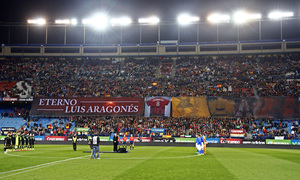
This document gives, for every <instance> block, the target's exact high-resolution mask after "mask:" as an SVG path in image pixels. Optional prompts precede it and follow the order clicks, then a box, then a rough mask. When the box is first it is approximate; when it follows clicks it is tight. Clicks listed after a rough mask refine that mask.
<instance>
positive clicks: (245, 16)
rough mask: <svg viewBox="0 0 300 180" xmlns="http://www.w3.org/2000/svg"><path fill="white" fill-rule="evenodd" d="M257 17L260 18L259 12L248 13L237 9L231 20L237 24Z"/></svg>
mask: <svg viewBox="0 0 300 180" xmlns="http://www.w3.org/2000/svg"><path fill="white" fill-rule="evenodd" d="M257 19H261V14H250V13H247V12H244V11H238V12H236V13H235V14H234V16H233V20H234V22H235V23H237V24H242V23H245V22H247V21H249V20H257Z"/></svg>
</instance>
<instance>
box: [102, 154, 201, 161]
mask: <svg viewBox="0 0 300 180" xmlns="http://www.w3.org/2000/svg"><path fill="white" fill-rule="evenodd" d="M195 156H198V155H191V156H179V157H140V158H139V157H136V158H105V157H104V158H102V157H101V159H121V160H124V159H135V160H145V159H182V158H190V157H195Z"/></svg>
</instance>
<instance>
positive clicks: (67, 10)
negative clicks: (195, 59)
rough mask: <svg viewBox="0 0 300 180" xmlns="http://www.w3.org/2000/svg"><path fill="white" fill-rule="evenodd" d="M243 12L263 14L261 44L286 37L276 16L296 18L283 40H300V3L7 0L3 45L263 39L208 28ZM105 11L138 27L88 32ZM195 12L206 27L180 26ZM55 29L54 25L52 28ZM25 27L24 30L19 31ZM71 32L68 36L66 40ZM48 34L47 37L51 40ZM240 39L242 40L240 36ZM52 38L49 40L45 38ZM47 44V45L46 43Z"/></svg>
mask: <svg viewBox="0 0 300 180" xmlns="http://www.w3.org/2000/svg"><path fill="white" fill-rule="evenodd" d="M238 10H244V11H247V12H250V13H260V14H262V17H263V18H262V21H261V40H278V39H280V38H281V30H280V29H281V28H280V26H281V25H280V21H278V20H277V21H273V20H270V19H268V18H267V16H268V14H269V13H270V12H272V11H275V10H277V11H292V12H294V17H293V18H291V19H288V20H284V21H283V22H282V38H283V39H299V38H300V31H299V29H300V0H10V1H8V0H2V1H1V5H0V43H2V44H122V43H156V42H157V41H159V38H158V37H160V40H177V39H178V37H179V36H180V38H179V39H178V42H224V41H253V40H254V41H256V40H259V31H260V30H259V23H258V21H256V22H247V23H245V24H243V25H241V26H238V25H236V24H234V23H231V22H229V23H221V24H219V25H218V26H217V25H216V24H211V23H207V20H206V19H207V17H208V16H209V15H210V14H211V13H215V12H218V13H224V14H229V15H231V16H232V15H233V13H234V12H236V11H238ZM99 12H103V13H106V14H107V15H108V17H112V18H117V17H121V16H128V17H130V18H131V19H132V20H133V22H134V23H133V24H132V25H130V26H128V27H124V28H120V27H109V28H107V29H106V30H105V31H95V29H94V28H93V27H87V28H86V29H85V36H84V28H83V26H82V25H81V20H82V19H86V18H90V17H91V16H93V15H95V14H97V13H99ZM182 13H189V14H191V15H195V16H199V17H200V23H199V24H200V25H199V27H198V31H197V26H196V25H189V26H186V27H179V26H178V25H177V23H176V18H177V16H178V15H179V14H182ZM149 16H157V17H159V18H160V20H161V23H160V28H159V29H160V33H159V34H158V26H144V27H141V26H138V25H136V24H137V19H138V18H141V17H149ZM35 18H45V19H46V20H47V22H48V23H47V24H49V26H48V28H47V33H46V27H44V26H37V27H29V28H28V27H27V19H35ZM66 18H68V19H70V18H77V19H78V23H79V24H78V26H68V27H66V29H65V28H64V27H59V26H55V25H53V22H54V21H55V19H66ZM51 24H52V25H51ZM19 25H21V26H19ZM65 32H66V37H65ZM46 34H47V36H46ZM238 34H239V35H238ZM45 37H47V38H45ZM46 39H47V42H46Z"/></svg>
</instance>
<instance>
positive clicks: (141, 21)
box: [138, 17, 160, 25]
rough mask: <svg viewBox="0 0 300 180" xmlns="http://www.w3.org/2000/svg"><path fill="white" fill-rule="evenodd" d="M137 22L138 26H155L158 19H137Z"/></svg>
mask: <svg viewBox="0 0 300 180" xmlns="http://www.w3.org/2000/svg"><path fill="white" fill-rule="evenodd" d="M138 21H139V23H140V24H150V25H155V24H158V23H159V22H160V20H159V18H158V17H149V18H139V20H138Z"/></svg>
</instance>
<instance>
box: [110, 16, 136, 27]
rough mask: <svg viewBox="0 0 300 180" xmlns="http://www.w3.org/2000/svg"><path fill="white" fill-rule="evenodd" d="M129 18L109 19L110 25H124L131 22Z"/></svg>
mask: <svg viewBox="0 0 300 180" xmlns="http://www.w3.org/2000/svg"><path fill="white" fill-rule="evenodd" d="M131 22H132V21H131V19H130V18H128V17H121V18H113V19H111V20H110V23H111V25H112V26H118V25H119V26H126V25H129V24H131Z"/></svg>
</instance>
